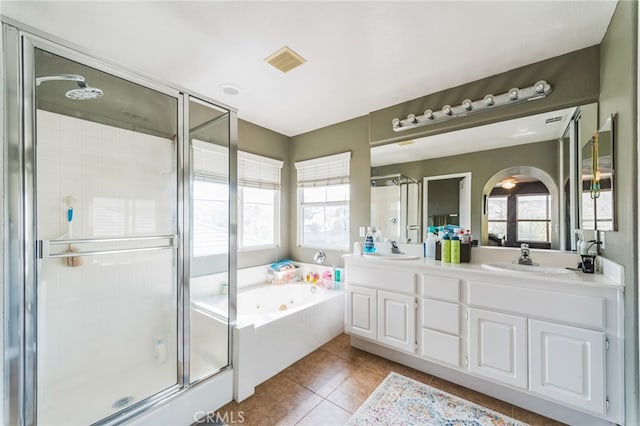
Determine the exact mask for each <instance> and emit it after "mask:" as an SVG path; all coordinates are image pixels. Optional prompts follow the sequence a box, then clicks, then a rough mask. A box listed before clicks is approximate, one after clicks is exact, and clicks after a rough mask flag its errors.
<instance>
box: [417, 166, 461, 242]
mask: <svg viewBox="0 0 640 426" xmlns="http://www.w3.org/2000/svg"><path fill="white" fill-rule="evenodd" d="M458 177H459V178H462V179H464V181H465V185H466V188H465V193H466V194H467V196H466V197H464V199H462V198H461V199H460V201H459V202H460V204H461V205H463V207H464V209H460V211H459V212H458V214H459V216H458V223H459V224H460V228H463V229H471V172H463V173H451V174H448V175H438V176H427V177H425V178H423V181H422V194H423V197H422V212H423V213H422V221H423V222H422V223H423V229H428V227H429V211H428V210H429V181H432V180H444V179H453V178H458ZM462 210H465V211H466V213H464V212H463V211H462ZM461 213H464V214H461Z"/></svg>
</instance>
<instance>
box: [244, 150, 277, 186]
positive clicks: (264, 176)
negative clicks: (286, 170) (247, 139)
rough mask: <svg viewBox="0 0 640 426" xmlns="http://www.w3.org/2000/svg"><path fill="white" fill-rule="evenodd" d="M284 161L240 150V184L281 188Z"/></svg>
mask: <svg viewBox="0 0 640 426" xmlns="http://www.w3.org/2000/svg"><path fill="white" fill-rule="evenodd" d="M282 164H283V163H282V161H280V160H274V159H273V158H268V157H263V156H261V155H256V154H250V153H248V152H242V151H238V185H239V186H247V187H251V188H268V189H280V170H282Z"/></svg>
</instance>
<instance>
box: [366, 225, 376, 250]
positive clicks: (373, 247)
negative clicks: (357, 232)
mask: <svg viewBox="0 0 640 426" xmlns="http://www.w3.org/2000/svg"><path fill="white" fill-rule="evenodd" d="M375 251H376V245H375V243H374V242H373V231H372V230H371V228H367V236H366V237H365V238H364V252H365V253H374V252H375Z"/></svg>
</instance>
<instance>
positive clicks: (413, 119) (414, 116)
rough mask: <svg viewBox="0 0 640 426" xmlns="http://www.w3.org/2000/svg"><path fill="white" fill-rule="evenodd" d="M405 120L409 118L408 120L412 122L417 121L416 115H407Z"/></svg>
mask: <svg viewBox="0 0 640 426" xmlns="http://www.w3.org/2000/svg"><path fill="white" fill-rule="evenodd" d="M407 120H409V121H410V122H412V123H414V124H415V123H417V122H418V120H416V115H415V114H409V115H407Z"/></svg>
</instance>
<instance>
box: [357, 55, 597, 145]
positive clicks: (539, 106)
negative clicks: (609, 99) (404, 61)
mask: <svg viewBox="0 0 640 426" xmlns="http://www.w3.org/2000/svg"><path fill="white" fill-rule="evenodd" d="M599 60H600V48H599V46H592V47H588V48H586V49H582V50H577V51H575V52H570V53H567V54H565V55H561V56H557V57H554V58H551V59H547V60H544V61H541V62H536V63H533V64H530V65H526V66H524V67H520V68H515V69H513V70H509V71H505V72H503V73H500V74H496V75H493V76H491V77H487V78H483V79H481V80H476V81H473V82H470V83H466V84H463V85H460V86H457V87H453V88H450V89H446V90H442V91H440V92H436V93H431V94H429V95H425V96H422V97H419V98H416V99H414V100H411V101H407V102H403V103H401V104H397V105H393V106H390V107H388V108H383V109H381V110H378V111H373V112H371V113H369V119H370V121H369V126H370V132H371V143H372V144H384V143H389V142H397V141H401V140H406V139H415V138H418V137H423V136H429V135H435V134H438V133H444V132H450V131H453V130H459V129H462V128H468V127H475V126H480V125H483V124H489V123H494V122H496V121H502V120H506V119H512V118H518V117H524V116H528V115H532V114H538V113H542V112H547V111H554V110H557V109H561V108H567V107H571V106H575V105H583V104H587V103H590V102H594V101H597V100H598V95H599V94H600V72H599V65H598V64H599ZM538 80H547V82H549V83H550V84H551V85H552V86H553V92H551V94H550V95H549V96H547V97H546V98H544V99H539V100H536V101H534V102H524V103H521V104H518V105H512V106H510V107H509V108H498V109H495V110H491V111H485V112H482V113H480V114H475V115H469V116H467V117H462V118H458V119H456V120H448V121H444V122H441V123H437V124H431V125H429V126H423V127H418V128H416V129H411V130H405V131H403V132H398V133H396V132H394V131H393V129H392V128H391V120H393V119H394V118H396V117H397V118H401V119H402V118H406V117H407V115H409V114H416V115H419V114H422V113H423V112H424V111H425V110H426V109H429V108H430V109H432V110H437V109H440V108H442V106H443V105H459V104H460V103H461V102H462V100H463V99H467V98H469V99H472V100H477V99H482V98H483V97H484V96H485V95H487V94H489V93H493V94H500V93H505V92H507V91H508V90H509V89H511V88H512V87H528V86H531V85H533V84H534V83H535V82H536V81H538Z"/></svg>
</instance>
